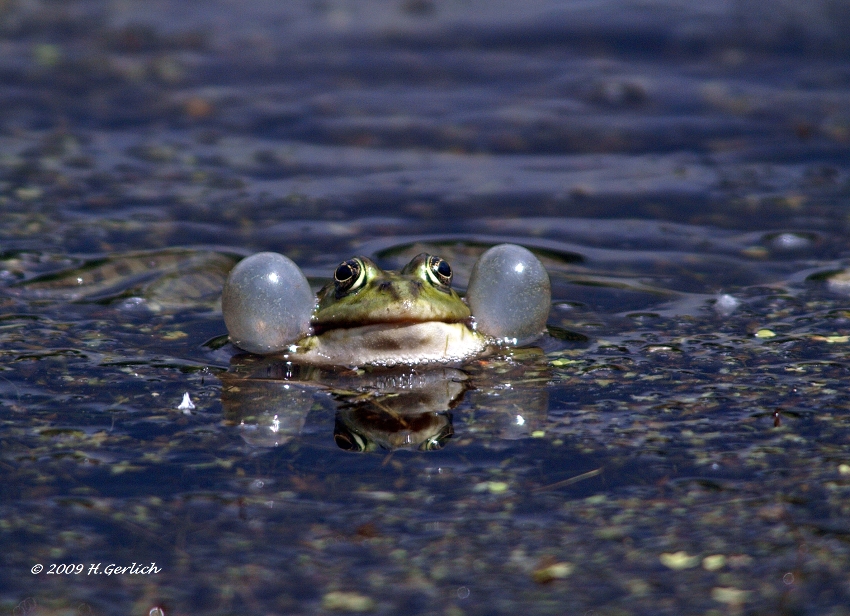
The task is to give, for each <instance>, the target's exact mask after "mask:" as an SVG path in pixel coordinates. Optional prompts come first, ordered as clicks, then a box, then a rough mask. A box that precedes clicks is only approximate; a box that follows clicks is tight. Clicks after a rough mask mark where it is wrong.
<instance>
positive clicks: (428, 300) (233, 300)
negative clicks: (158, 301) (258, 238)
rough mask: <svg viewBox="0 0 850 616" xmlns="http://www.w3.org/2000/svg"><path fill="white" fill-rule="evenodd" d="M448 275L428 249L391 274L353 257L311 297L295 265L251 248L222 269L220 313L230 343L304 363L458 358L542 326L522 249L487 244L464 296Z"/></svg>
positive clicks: (540, 274)
mask: <svg viewBox="0 0 850 616" xmlns="http://www.w3.org/2000/svg"><path fill="white" fill-rule="evenodd" d="M452 278H453V272H452V268H451V265H450V264H449V263H448V262H447V261H446V260H444V259H442V258H441V257H439V256H436V255H431V254H427V253H422V254H420V255H418V256H416V257H414V258H413V259H412V260H411V261H410V262H409V263H408V264H407V265H405V266H404V267H403V268H402V269H401V270H399V271H385V270H382V269H381V268H380V267H378V266H377V265H376V264H375V263H374V262H373V261H372V260H371V259H369V258H367V257H353V258H351V259H348V260H346V261H343V262H342V263H341V264H340V265H339V266H338V267H337V268H336V270H335V271H334V275H333V281H332V282H330V283H329V284H327V285H326V286H325V287H323V288H322V289H321V290H320V291H319V292H318V295H317V296H315V297H314V296H313V294H312V292H311V290H310V286H309V284H308V282H307V279H306V277H305V276H304V274H303V273H302V272H301V270H300V269H299V268H298V266H297V265H295V263H293V262H292V261H291V260H289V259H288V258H287V257H285V256H283V255H279V254H276V253H259V254H256V255H252V256H251V257H248V258H246V259H244V260H243V261H241V262H240V263H239V264H237V265H236V267H234V269H233V270H232V271H231V273H230V275H229V277H228V279H227V281H226V282H225V285H224V290H223V293H222V311H223V313H224V320H225V324H226V325H227V329H228V332H229V334H230V339H231V341H232V342H233V344H234V345H235V346H237V347H239V348H241V349H243V350H245V351H249V352H251V353H258V354H281V355H283V356H284V358H285V359H287V360H290V361H294V362H298V363H304V364H312V365H327V366H363V365H373V366H396V365H418V364H434V363H443V364H447V363H461V362H463V361H466V360H468V359H470V358H472V357H476V356H479V355H482V354H484V353H486V352H488V351H489V350H491V349H493V348H497V347H498V346H505V345H521V344H527V343H528V342H531V341H533V340H534V339H535V338H537V337H539V336H540V335H541V334H542V333H543V331H544V329H545V325H546V319H547V317H548V314H549V306H550V304H551V291H550V283H549V277H548V274H547V273H546V270H545V268H544V267H543V265H542V264H541V263H540V261H539V260H538V259H537V258H536V257H535V256H534V255H533V254H532V253H531V252H530V251H528V250H527V249H525V248H522V247H521V246H516V245H514V244H500V245H498V246H494V247H492V248H490V249H489V250H487V251H486V252H485V253H484V254H482V255H481V257H480V258H479V259H478V261H477V262H476V264H475V266H474V268H473V270H472V274H471V276H470V283H469V288H468V291H467V295H466V297H465V298H463V299H462V298H461V297H460V296H459V295H458V294H457V292H455V291H454V290H453V289H452Z"/></svg>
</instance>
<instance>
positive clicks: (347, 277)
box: [334, 259, 366, 294]
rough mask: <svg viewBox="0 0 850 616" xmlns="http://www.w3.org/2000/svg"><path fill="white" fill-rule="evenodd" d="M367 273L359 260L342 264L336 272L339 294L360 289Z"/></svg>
mask: <svg viewBox="0 0 850 616" xmlns="http://www.w3.org/2000/svg"><path fill="white" fill-rule="evenodd" d="M365 271H366V270H365V268H364V267H363V264H362V263H361V262H360V260H359V259H349V260H348V261H343V262H342V263H340V264H339V267H337V268H336V271H335V272H334V283H335V284H336V292H337V294H342V293H346V292H348V291H356V290H357V289H359V288H360V287H361V286H362V284H363V279H364V278H365Z"/></svg>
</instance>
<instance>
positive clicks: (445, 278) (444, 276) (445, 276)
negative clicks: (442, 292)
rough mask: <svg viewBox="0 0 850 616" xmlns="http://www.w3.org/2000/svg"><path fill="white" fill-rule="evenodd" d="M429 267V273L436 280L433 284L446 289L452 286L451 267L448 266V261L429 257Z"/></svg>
mask: <svg viewBox="0 0 850 616" xmlns="http://www.w3.org/2000/svg"><path fill="white" fill-rule="evenodd" d="M429 265H430V268H431V271H432V272H433V273H434V274H435V275H436V278H437V280H436V281H435V282H438V283H439V284H442V285H444V286H447V287H448V286H450V285H451V284H452V266H451V265H449V262H448V261H445V260H444V259H441V258H440V257H431V261H430V263H429Z"/></svg>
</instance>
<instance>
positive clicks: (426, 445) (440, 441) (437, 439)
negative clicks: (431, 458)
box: [419, 424, 455, 451]
mask: <svg viewBox="0 0 850 616" xmlns="http://www.w3.org/2000/svg"><path fill="white" fill-rule="evenodd" d="M454 433H455V431H454V428H453V427H452V425H451V424H449V425H447V426H445V427H443V429H442V430H440V432H439V433H438V434H437V435H435V436H432V437H431V438H429V439H427V440H426V441H423V442H422V444H420V445H419V451H437V450H439V449H442V448H443V447H445V446H446V441H448V440H449V439H450V438H451V437H453V436H454Z"/></svg>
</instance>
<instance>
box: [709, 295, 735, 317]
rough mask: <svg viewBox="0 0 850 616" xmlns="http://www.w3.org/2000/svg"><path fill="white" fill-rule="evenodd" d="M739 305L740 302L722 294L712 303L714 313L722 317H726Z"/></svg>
mask: <svg viewBox="0 0 850 616" xmlns="http://www.w3.org/2000/svg"><path fill="white" fill-rule="evenodd" d="M740 305H741V300H739V299H738V298H736V297H732V296H731V295H729V294H727V293H724V294H723V295H720V296H718V298H717V300H716V301H715V302H714V311H715V312H716V313H717V314H719V315H720V316H722V317H728V316H729V315H730V314H732V313H733V312H735V310H737V309H738V306H740Z"/></svg>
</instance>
